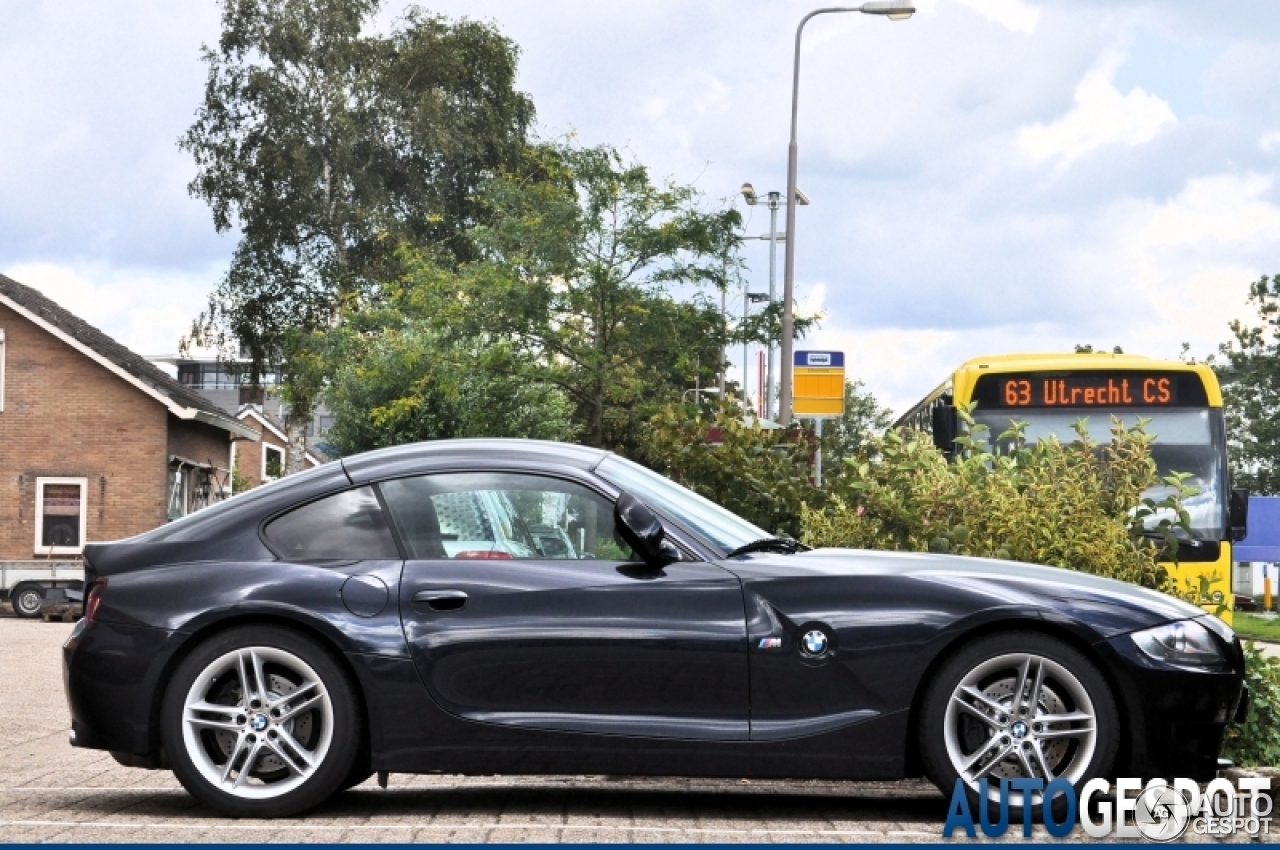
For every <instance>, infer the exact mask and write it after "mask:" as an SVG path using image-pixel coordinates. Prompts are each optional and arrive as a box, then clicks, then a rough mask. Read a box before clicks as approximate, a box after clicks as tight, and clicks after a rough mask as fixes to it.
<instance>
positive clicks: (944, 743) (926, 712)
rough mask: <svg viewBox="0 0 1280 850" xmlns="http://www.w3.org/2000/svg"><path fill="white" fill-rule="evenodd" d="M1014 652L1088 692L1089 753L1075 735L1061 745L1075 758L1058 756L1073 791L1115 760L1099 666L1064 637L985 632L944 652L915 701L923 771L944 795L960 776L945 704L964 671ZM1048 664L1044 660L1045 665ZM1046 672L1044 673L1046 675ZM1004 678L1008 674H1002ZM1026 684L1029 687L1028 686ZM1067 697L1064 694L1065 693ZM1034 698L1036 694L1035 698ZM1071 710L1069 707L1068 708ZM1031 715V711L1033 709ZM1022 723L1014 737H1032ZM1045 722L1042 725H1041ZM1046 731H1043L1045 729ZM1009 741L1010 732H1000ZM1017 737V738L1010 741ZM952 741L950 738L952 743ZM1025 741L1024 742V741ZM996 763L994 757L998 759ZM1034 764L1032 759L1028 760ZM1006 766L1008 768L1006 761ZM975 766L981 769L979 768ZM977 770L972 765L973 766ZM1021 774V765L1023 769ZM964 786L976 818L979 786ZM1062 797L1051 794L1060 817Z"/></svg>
mask: <svg viewBox="0 0 1280 850" xmlns="http://www.w3.org/2000/svg"><path fill="white" fill-rule="evenodd" d="M1017 655H1023V656H1026V655H1031V656H1035V657H1039V658H1043V659H1047V660H1048V661H1049V662H1052V663H1056V664H1057V665H1060V666H1061V667H1062V668H1065V671H1066V672H1067V673H1069V674H1070V675H1071V676H1073V677H1074V678H1075V679H1076V683H1075V684H1076V685H1078V686H1083V689H1084V691H1086V692H1087V699H1088V700H1089V701H1090V702H1091V703H1092V712H1091V713H1092V714H1093V716H1094V724H1093V725H1094V729H1095V730H1096V731H1095V736H1094V738H1093V752H1092V755H1091V756H1090V757H1088V758H1084V755H1085V753H1087V750H1086V749H1083V747H1084V744H1083V743H1082V742H1080V741H1077V742H1075V743H1071V742H1069V741H1068V743H1066V744H1065V745H1064V750H1065V754H1064V756H1063V759H1067V758H1069V757H1070V754H1071V752H1072V750H1071V749H1070V748H1071V747H1073V746H1074V747H1076V748H1077V749H1076V750H1075V751H1074V752H1075V758H1076V761H1074V762H1070V763H1067V762H1058V763H1056V765H1055V766H1056V767H1063V766H1064V764H1066V766H1068V767H1069V768H1070V769H1069V770H1066V771H1063V772H1064V773H1072V774H1074V775H1069V776H1064V777H1063V778H1067V779H1068V780H1069V781H1070V782H1071V784H1072V785H1073V786H1074V787H1075V789H1076V792H1077V793H1079V791H1080V789H1081V788H1083V787H1084V784H1085V783H1086V782H1088V781H1089V780H1090V779H1095V778H1097V777H1109V776H1110V774H1111V771H1112V768H1113V766H1114V764H1115V759H1116V752H1117V750H1118V748H1119V745H1120V718H1119V714H1118V712H1117V710H1116V702H1115V698H1114V696H1113V695H1112V693H1111V688H1110V687H1109V686H1108V685H1107V682H1106V679H1105V678H1104V677H1103V676H1102V674H1101V673H1100V672H1099V671H1098V669H1097V667H1096V666H1095V665H1094V664H1093V663H1092V662H1090V661H1089V659H1088V658H1086V657H1085V656H1084V655H1082V654H1081V653H1080V652H1079V651H1078V650H1076V649H1075V648H1073V647H1072V646H1071V645H1069V644H1067V643H1066V642H1064V641H1061V640H1058V639H1057V638H1053V637H1050V636H1048V635H1044V634H1040V633H1038V632H1002V633H999V634H994V635H990V636H988V637H983V638H978V639H976V640H974V641H973V642H972V643H968V644H966V645H964V646H962V647H960V648H959V649H958V650H957V651H956V652H955V653H954V654H953V655H952V656H951V657H950V658H948V659H947V660H946V661H945V662H944V663H943V665H942V667H941V668H940V669H939V670H938V671H937V674H936V675H935V676H934V678H933V681H932V682H930V683H929V687H928V689H927V690H926V691H925V693H924V697H923V700H922V702H921V705H920V709H921V711H920V723H919V734H920V752H921V755H922V756H923V759H924V767H925V772H926V773H927V774H928V776H929V778H930V779H931V780H932V781H933V783H934V784H935V785H937V786H938V789H939V790H940V791H942V793H943V794H944V795H946V796H947V797H948V798H950V797H951V795H952V793H953V790H954V788H955V783H956V780H957V779H959V778H960V772H959V770H958V769H957V767H956V765H955V764H954V763H953V760H952V757H951V754H950V750H949V749H948V740H947V734H946V724H947V722H948V720H947V709H948V706H949V704H950V703H951V702H952V700H953V696H954V695H955V694H956V691H957V689H958V688H959V687H960V686H961V684H962V683H964V681H965V679H966V677H970V676H971V675H972V674H974V673H976V672H977V671H979V670H981V669H983V668H984V666H988V665H996V667H997V669H998V664H999V662H998V661H997V660H998V659H1002V658H1007V657H1010V656H1017ZM1046 666H1048V665H1046ZM1000 675H1002V674H999V673H993V674H992V678H993V679H994V678H997V677H999V676H1000ZM1048 675H1051V674H1046V677H1047V676H1048ZM1006 681H1007V680H1006ZM1045 681H1046V687H1048V686H1049V681H1050V680H1049V679H1048V678H1046V680H1045ZM1016 689H1017V685H1014V687H1013V688H1011V689H1010V697H1009V699H1010V700H1012V692H1013V691H1016ZM1029 690H1030V689H1029ZM1058 690H1059V691H1061V692H1064V693H1065V692H1066V691H1067V688H1066V687H1064V686H1061V685H1059V686H1058ZM1053 698H1054V699H1057V698H1058V697H1057V694H1056V693H1055V694H1053ZM1068 698H1069V696H1068ZM1037 702H1039V699H1038V700H1037ZM1068 710H1070V709H1068ZM1032 713H1033V715H1034V713H1035V712H1034V711H1033V712H1032ZM963 714H964V712H959V713H958V714H955V715H954V716H953V720H954V718H955V717H959V716H962V715H963ZM997 719H1007V720H1008V722H1009V723H1011V724H1012V723H1016V721H1017V719H1018V718H1017V717H1013V716H1009V717H1007V718H997ZM970 722H971V724H975V725H976V726H977V727H978V728H979V729H980V730H981V731H982V734H985V735H986V736H987V738H986V741H987V742H990V743H991V744H993V745H995V746H996V748H997V749H999V748H1000V744H999V742H998V741H995V740H993V739H994V738H995V737H996V736H997V735H999V734H1000V733H999V732H995V733H994V734H993V733H992V732H991V731H988V730H987V729H986V727H985V725H984V724H983V723H978V722H976V721H970ZM1030 728H1031V727H1029V726H1028V725H1027V724H1025V723H1024V724H1023V726H1022V729H1021V730H1020V731H1021V734H1019V735H1018V736H1017V737H1018V739H1022V736H1023V735H1026V736H1027V737H1032V735H1031V734H1030V733H1029V729H1030ZM1045 728H1046V729H1047V728H1048V727H1047V726H1046V727H1045ZM1081 728H1087V724H1081ZM1046 734H1047V733H1046ZM1002 740H1004V741H1009V740H1010V738H1009V737H1006V738H1003V739H1002ZM1015 743H1016V742H1015ZM1042 743H1043V744H1046V745H1047V744H1049V743H1051V742H1049V741H1043V742H1041V741H1037V742H1036V743H1035V746H1036V747H1037V748H1039V747H1040V746H1041V745H1042ZM1055 743H1056V742H1055ZM954 745H955V739H954V738H953V742H952V746H954ZM985 745H986V744H985V743H981V744H979V745H978V746H975V747H974V749H973V750H971V751H969V752H967V753H965V754H964V755H965V756H966V757H968V756H972V755H974V754H975V752H976V751H977V749H979V748H980V747H983V746H985ZM1024 746H1026V744H1025V743H1024ZM986 763H987V762H985V761H980V762H978V764H979V765H985V764H986ZM997 763H999V762H997ZM1016 763H1017V762H1016V760H1014V759H1013V758H1012V757H1010V761H1008V762H1004V764H1005V765H1014V764H1016ZM1032 764H1033V767H1034V766H1035V764H1036V762H1035V761H1034V760H1033V761H1032ZM1005 769H1008V768H1007V767H1006V768H1005ZM979 770H980V769H979ZM973 772H977V771H973ZM1023 774H1024V775H1025V771H1023ZM993 785H994V787H998V782H995V781H994V780H993ZM965 788H966V791H967V792H968V796H969V804H970V807H971V811H972V813H973V817H974V820H975V822H976V821H977V819H978V817H979V810H978V808H977V805H978V803H979V801H978V792H977V788H976V787H975V785H974V784H970V783H969V782H967V781H966V784H965ZM1014 799H1016V798H1013V799H1011V800H1010V806H1009V810H1010V811H1009V814H1010V823H1013V824H1016V823H1019V822H1021V820H1022V817H1023V813H1022V806H1020V805H1017V804H1015V803H1014ZM1065 804H1066V801H1065V799H1063V798H1061V797H1058V798H1056V800H1055V806H1054V812H1055V814H1056V815H1057V816H1059V817H1061V816H1062V814H1063V813H1064V810H1065ZM997 808H998V807H997V805H996V804H995V803H992V804H991V809H990V811H991V816H992V818H998V812H997ZM1032 814H1033V817H1034V818H1035V819H1036V820H1039V819H1040V816H1041V807H1040V806H1039V805H1038V804H1037V805H1035V806H1034V808H1033V812H1032Z"/></svg>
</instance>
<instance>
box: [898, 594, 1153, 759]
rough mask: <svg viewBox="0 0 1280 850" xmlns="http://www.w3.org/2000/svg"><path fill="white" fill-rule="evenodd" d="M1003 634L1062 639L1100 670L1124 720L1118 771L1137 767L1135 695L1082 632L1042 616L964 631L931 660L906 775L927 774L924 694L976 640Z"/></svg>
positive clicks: (919, 694) (920, 690)
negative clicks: (923, 751) (922, 723)
mask: <svg viewBox="0 0 1280 850" xmlns="http://www.w3.org/2000/svg"><path fill="white" fill-rule="evenodd" d="M1003 632H1037V633H1039V634H1042V635H1045V636H1046V637H1051V638H1056V639H1057V640H1061V641H1062V642H1063V643H1066V644H1067V645H1069V646H1070V647H1072V648H1073V649H1075V650H1077V651H1078V652H1080V653H1081V654H1082V655H1084V657H1085V658H1087V659H1088V660H1089V661H1090V662H1091V663H1092V664H1093V665H1094V667H1096V668H1097V670H1098V672H1099V673H1100V674H1101V675H1102V678H1103V679H1104V680H1106V683H1107V687H1109V688H1110V689H1111V693H1112V695H1113V696H1114V697H1115V700H1116V706H1117V709H1118V713H1119V717H1120V749H1119V751H1118V752H1117V754H1116V762H1115V766H1116V768H1117V769H1119V768H1121V767H1122V766H1125V765H1130V764H1134V763H1135V761H1139V760H1140V759H1135V755H1136V754H1135V753H1134V752H1133V749H1132V747H1133V745H1134V744H1135V743H1138V742H1139V740H1140V737H1139V733H1140V732H1141V730H1140V729H1138V728H1136V727H1137V726H1138V724H1140V722H1141V721H1140V720H1139V719H1138V716H1137V713H1136V711H1135V710H1134V706H1133V696H1132V695H1131V693H1130V691H1129V689H1128V688H1127V687H1126V686H1125V685H1124V683H1123V682H1120V681H1118V680H1117V679H1116V677H1115V675H1114V674H1113V671H1112V669H1111V665H1109V664H1107V663H1106V661H1105V660H1104V659H1103V658H1102V656H1101V655H1100V654H1099V652H1098V650H1097V648H1096V646H1095V645H1094V644H1092V643H1090V642H1089V641H1087V640H1085V639H1084V638H1083V637H1082V636H1081V635H1080V633H1079V632H1077V631H1076V630H1074V629H1071V628H1069V627H1067V625H1065V624H1063V623H1060V622H1057V621H1055V620H1049V619H1043V618H1040V617H1020V616H1019V617H1007V618H1003V619H996V620H991V621H988V622H985V623H982V624H980V625H978V626H975V627H974V628H972V629H968V630H965V631H963V632H960V633H958V634H956V635H954V636H953V637H952V639H951V640H949V641H948V642H947V643H946V644H945V645H944V646H942V647H941V648H940V649H939V650H938V652H936V653H935V654H934V656H933V658H932V659H930V661H929V664H928V666H926V667H925V669H924V671H923V672H922V673H921V675H920V678H919V680H918V681H917V683H916V688H915V692H914V693H913V694H912V695H911V705H910V715H909V718H908V720H907V737H906V741H905V745H906V752H905V753H904V761H903V764H904V766H905V775H906V776H909V777H918V776H923V775H924V759H923V755H922V754H921V752H920V727H919V720H920V712H921V710H922V708H923V705H922V704H923V701H924V695H925V692H926V691H927V690H928V686H929V683H930V682H932V681H933V678H934V677H935V676H936V675H937V672H938V670H940V669H941V668H942V666H943V665H944V664H946V663H947V661H948V660H949V659H950V658H951V657H953V656H954V655H955V654H956V653H957V652H960V651H961V650H962V649H964V647H966V646H968V645H969V644H971V643H973V642H974V641H977V640H981V639H982V638H986V637H990V636H992V635H996V634H1001V633H1003Z"/></svg>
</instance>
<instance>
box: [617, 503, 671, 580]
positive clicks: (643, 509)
mask: <svg viewBox="0 0 1280 850" xmlns="http://www.w3.org/2000/svg"><path fill="white" fill-rule="evenodd" d="M613 518H614V521H615V522H616V523H617V524H618V534H619V535H620V536H621V537H622V539H623V540H624V541H625V542H626V544H627V545H628V546H630V547H631V548H632V549H633V550H634V551H635V553H636V554H637V555H639V556H640V557H641V558H643V559H644V562H645V563H646V564H649V565H651V566H657V567H663V566H666V565H667V564H670V563H672V562H674V561H678V560H680V551H679V550H678V549H676V547H675V546H673V545H672V544H671V541H670V540H667V532H666V529H664V528H663V527H662V520H660V519H658V516H657V514H655V513H654V512H653V511H651V510H649V506H648V505H646V504H645V503H644V502H642V501H640V500H639V499H637V498H636V497H635V496H633V495H631V494H630V493H623V494H622V495H621V496H619V497H618V503H617V505H616V506H615V507H614V509H613Z"/></svg>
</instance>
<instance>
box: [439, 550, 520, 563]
mask: <svg viewBox="0 0 1280 850" xmlns="http://www.w3.org/2000/svg"><path fill="white" fill-rule="evenodd" d="M453 559H454V560H455V561H510V560H511V553H510V552H503V551H502V550H501V549H472V550H468V551H466V552H459V553H458V554H456V555H454V556H453Z"/></svg>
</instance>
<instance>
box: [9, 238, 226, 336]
mask: <svg viewBox="0 0 1280 850" xmlns="http://www.w3.org/2000/svg"><path fill="white" fill-rule="evenodd" d="M4 274H5V275H6V276H7V277H10V278H12V279H14V280H16V281H17V282H18V283H22V284H25V285H27V286H30V287H31V288H32V289H37V290H39V291H40V292H41V293H43V294H44V295H45V296H46V297H48V298H51V299H52V300H54V301H56V302H57V303H58V304H59V305H60V306H62V307H64V308H66V309H67V310H70V311H71V312H72V313H75V314H76V315H77V316H79V317H80V318H82V319H84V320H85V321H86V322H88V323H89V324H91V325H93V326H94V327H96V328H98V329H99V330H101V331H102V332H104V333H106V334H107V335H108V336H110V337H112V338H113V339H115V340H116V341H117V342H119V343H120V344H122V345H124V346H126V347H128V348H130V349H132V350H133V351H135V352H137V353H138V354H143V355H151V354H172V353H174V352H176V351H177V350H178V340H179V337H181V335H182V334H183V333H184V332H186V331H187V330H188V329H189V328H190V327H191V322H192V320H193V319H194V318H195V317H196V316H197V315H198V314H199V312H200V310H201V309H202V308H203V307H204V305H205V302H206V300H207V298H208V294H209V292H210V291H211V290H212V289H213V287H214V285H215V284H216V283H217V281H218V276H219V272H218V269H216V268H211V269H209V270H208V272H206V273H204V274H188V273H182V272H170V273H166V272H163V271H156V270H131V269H121V268H113V267H110V266H107V265H105V264H102V263H92V264H63V263H57V262H45V261H38V262H27V263H17V264H14V265H11V266H9V267H7V268H5V269H4Z"/></svg>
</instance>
